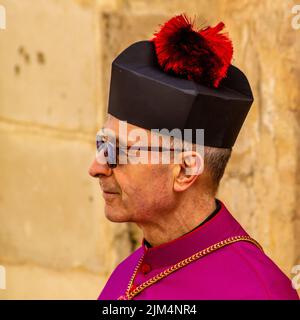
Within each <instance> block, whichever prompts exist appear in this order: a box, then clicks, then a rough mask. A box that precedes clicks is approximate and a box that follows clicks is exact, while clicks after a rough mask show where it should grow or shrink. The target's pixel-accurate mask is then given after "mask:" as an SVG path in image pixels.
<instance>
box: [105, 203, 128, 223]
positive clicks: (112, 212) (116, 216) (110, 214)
mask: <svg viewBox="0 0 300 320" xmlns="http://www.w3.org/2000/svg"><path fill="white" fill-rule="evenodd" d="M104 213H105V217H106V218H107V219H108V220H109V221H111V222H129V217H128V216H127V214H126V213H122V212H120V211H118V210H117V209H114V208H112V207H108V206H107V205H105V210H104Z"/></svg>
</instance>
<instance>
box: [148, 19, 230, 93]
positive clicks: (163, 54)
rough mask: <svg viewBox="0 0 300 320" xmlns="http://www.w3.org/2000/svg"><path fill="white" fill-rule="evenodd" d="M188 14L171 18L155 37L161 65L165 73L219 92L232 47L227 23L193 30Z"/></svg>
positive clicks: (153, 39)
mask: <svg viewBox="0 0 300 320" xmlns="http://www.w3.org/2000/svg"><path fill="white" fill-rule="evenodd" d="M193 24H194V23H193V22H192V21H190V20H189V19H188V18H187V16H186V15H185V14H181V15H178V16H175V17H173V18H171V19H170V20H169V21H167V22H166V23H165V24H164V25H162V27H161V29H160V30H159V31H158V32H156V33H154V36H153V38H152V39H151V41H153V42H154V45H155V51H156V54H157V59H158V63H159V64H160V66H161V67H162V68H163V70H164V71H165V72H173V73H175V74H177V75H179V76H182V77H184V78H187V79H189V80H194V81H195V82H198V83H202V84H205V85H208V86H212V87H215V88H217V87H218V86H219V83H220V81H221V80H222V79H223V78H224V77H225V76H226V73H227V69H228V67H229V65H230V63H231V60H232V55H233V46H232V42H231V40H230V39H229V38H228V36H227V34H224V33H220V31H222V30H223V28H224V26H225V25H224V23H223V22H220V23H219V24H217V25H216V26H215V27H205V28H202V29H200V30H198V31H196V30H194V29H193V28H194V26H193Z"/></svg>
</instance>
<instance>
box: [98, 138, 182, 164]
mask: <svg viewBox="0 0 300 320" xmlns="http://www.w3.org/2000/svg"><path fill="white" fill-rule="evenodd" d="M96 148H97V151H96V157H98V156H99V154H100V152H103V154H104V156H105V158H106V163H107V165H108V167H109V168H116V167H117V165H118V164H119V157H118V155H121V154H122V155H124V156H126V157H128V151H134V150H137V151H154V152H165V151H177V152H181V151H183V150H182V149H174V148H170V149H169V148H165V147H161V146H158V147H157V146H152V147H149V146H120V145H119V143H118V144H117V143H115V142H112V141H109V140H107V139H106V138H105V137H103V136H101V135H97V136H96Z"/></svg>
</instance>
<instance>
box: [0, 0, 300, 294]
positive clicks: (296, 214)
mask: <svg viewBox="0 0 300 320" xmlns="http://www.w3.org/2000/svg"><path fill="white" fill-rule="evenodd" d="M295 3H296V2H293V1H281V0H276V1H274V0H264V1H258V0H253V1H246V0H239V1H232V0H231V1H229V0H228V1H227V0H216V1H204V0H190V1H179V0H170V1H162V0H152V1H145V0H26V1H18V0H2V1H1V4H3V5H4V6H5V8H6V13H7V28H6V30H0V70H1V72H0V145H1V152H0V166H1V170H0V265H3V266H5V268H6V273H7V281H6V286H7V289H6V290H0V299H7V298H10V299H15V298H26V299H32V298H38V299H43V298H49V299H53V298H56V299H60V298H67V299H68V298H70V299H77V298H83V299H95V298H96V297H97V295H98V293H99V292H100V290H101V288H102V286H103V284H104V283H105V281H106V279H107V277H108V276H109V274H110V272H111V271H112V269H113V268H114V266H115V265H116V264H117V263H118V262H119V261H121V260H122V259H123V258H125V257H126V256H127V255H128V254H129V253H130V252H131V251H132V250H133V249H134V248H136V247H137V246H139V245H140V240H141V234H140V233H139V231H138V230H137V228H136V227H135V226H133V225H129V224H128V225H126V224H112V223H110V222H108V221H107V220H106V219H105V217H104V215H103V201H102V199H101V195H100V192H99V187H98V184H97V182H96V181H93V180H92V179H91V178H90V177H89V176H88V174H87V169H88V166H89V163H90V161H91V159H92V157H93V156H94V136H95V133H96V131H97V128H99V127H100V126H101V124H102V123H103V119H104V115H105V111H106V101H107V93H108V81H109V77H110V63H111V61H112V59H113V58H114V57H115V55H116V54H117V53H119V52H120V51H121V50H122V49H124V48H125V47H126V46H127V45H129V44H130V43H131V42H133V41H137V40H142V39H148V38H149V37H150V36H151V35H152V33H153V32H154V31H155V30H156V29H157V27H158V24H159V23H162V22H163V21H165V20H166V19H168V18H169V17H171V16H172V15H173V14H177V13H181V12H187V13H188V14H189V15H194V14H197V21H198V22H199V23H201V22H206V23H208V24H212V25H213V24H215V23H217V22H218V21H219V20H223V21H224V22H225V23H226V26H227V30H228V31H229V32H230V35H231V37H232V39H233V42H234V45H235V54H234V64H236V65H237V66H239V67H240V68H241V69H242V70H244V71H245V73H246V74H247V75H248V76H249V79H250V82H251V84H252V87H253V90H254V95H255V103H254V105H253V108H252V110H251V111H250V114H249V117H248V119H247V121H246V123H245V126H244V128H243V130H242V132H241V135H240V137H239V139H238V141H237V143H236V146H235V148H234V154H233V158H232V159H231V162H230V164H229V167H228V169H227V171H226V174H225V177H224V181H223V184H222V187H221V189H220V192H219V195H218V196H219V198H220V199H222V200H223V201H224V202H225V203H226V204H227V206H228V207H229V208H230V209H231V210H232V212H233V214H234V215H235V216H236V217H237V218H238V219H239V221H240V222H241V223H242V224H243V225H244V227H245V228H246V229H247V230H248V231H249V233H250V234H252V235H253V236H254V237H255V238H256V239H257V240H258V241H259V242H260V243H261V244H262V245H263V247H264V248H265V251H266V252H267V254H269V255H270V256H271V258H272V259H274V260H275V262H276V263H277V264H278V265H279V266H280V267H281V268H282V269H283V270H284V272H285V273H286V274H287V275H288V276H289V277H291V274H290V272H291V267H292V266H293V265H295V264H300V245H299V241H300V211H299V208H300V200H299V198H300V178H299V174H298V172H299V169H300V144H299V137H300V135H299V134H300V130H299V128H300V111H299V110H300V108H299V107H300V106H299V102H300V93H299V92H300V91H299V84H300V80H299V78H300V77H299V76H300V67H299V63H298V60H297V58H298V56H300V30H294V29H292V27H291V19H292V14H291V8H292V6H293V4H295Z"/></svg>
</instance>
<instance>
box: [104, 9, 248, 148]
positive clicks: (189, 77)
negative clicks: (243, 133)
mask: <svg viewBox="0 0 300 320" xmlns="http://www.w3.org/2000/svg"><path fill="white" fill-rule="evenodd" d="M223 26H224V25H223V24H222V23H220V24H219V25H217V26H216V27H215V28H210V27H208V28H205V29H202V30H200V31H194V30H193V29H192V23H191V22H190V21H189V20H188V19H187V18H186V16H184V15H181V16H176V17H174V18H172V19H171V20H169V21H168V22H167V23H166V24H165V25H164V26H163V27H162V28H161V30H160V32H158V33H156V34H155V37H154V38H153V39H152V40H149V41H139V42H136V43H133V44H132V45H130V46H129V47H128V48H126V49H125V50H124V51H123V52H121V54H119V55H118V56H117V58H116V59H115V60H114V61H113V63H112V70H111V83H110V94H109V106H108V113H109V114H111V115H113V116H115V117H116V118H118V119H119V120H126V121H127V122H128V123H131V124H134V125H136V126H139V127H142V128H145V129H149V130H151V129H159V130H161V129H164V128H166V129H168V130H170V131H171V130H172V129H175V128H178V129H180V130H181V131H182V136H183V131H184V129H193V130H195V129H204V145H205V146H211V147H218V148H231V147H232V146H233V145H234V143H235V141H236V138H237V136H238V134H239V131H240V129H241V127H242V124H243V122H244V120H245V118H246V115H247V113H248V111H249V109H250V106H251V104H252V102H253V96H252V92H251V88H250V85H249V82H248V80H247V78H246V76H245V75H244V74H243V72H242V71H240V70H239V69H238V68H237V67H234V66H233V65H231V64H230V61H231V58H232V44H231V41H230V40H229V39H228V38H227V37H226V35H224V34H220V33H219V31H220V30H221V29H222V28H223ZM191 139H192V141H189V142H193V143H196V140H195V135H193V136H192V138H191Z"/></svg>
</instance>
